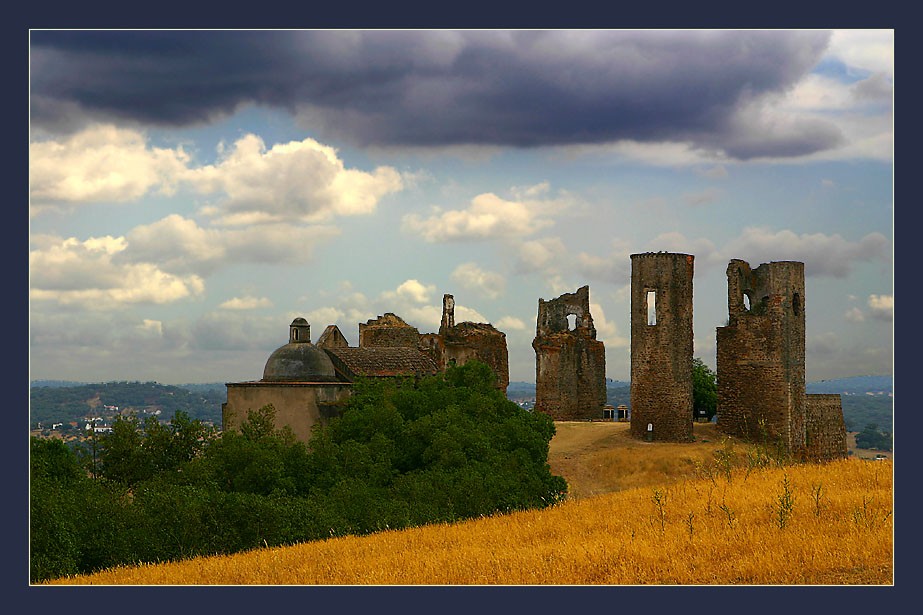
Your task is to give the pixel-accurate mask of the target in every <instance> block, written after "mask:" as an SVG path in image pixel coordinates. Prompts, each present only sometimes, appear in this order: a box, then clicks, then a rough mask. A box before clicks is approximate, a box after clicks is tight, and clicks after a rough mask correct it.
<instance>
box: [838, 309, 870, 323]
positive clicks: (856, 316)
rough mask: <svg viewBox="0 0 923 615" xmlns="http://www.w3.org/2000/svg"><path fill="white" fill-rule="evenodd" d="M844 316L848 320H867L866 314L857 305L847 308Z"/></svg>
mask: <svg viewBox="0 0 923 615" xmlns="http://www.w3.org/2000/svg"><path fill="white" fill-rule="evenodd" d="M843 318H844V319H845V320H846V321H847V322H863V321H864V320H865V314H863V313H862V310H860V309H859V308H857V307H852V308H849V309H848V310H846V313H845V314H843Z"/></svg>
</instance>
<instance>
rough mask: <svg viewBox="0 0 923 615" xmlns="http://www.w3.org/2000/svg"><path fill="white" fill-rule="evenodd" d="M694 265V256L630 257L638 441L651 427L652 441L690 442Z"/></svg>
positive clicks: (634, 425) (634, 424)
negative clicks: (649, 426)
mask: <svg viewBox="0 0 923 615" xmlns="http://www.w3.org/2000/svg"><path fill="white" fill-rule="evenodd" d="M693 261H694V257H693V256H692V255H690V254H674V253H669V252H657V253H654V252H647V253H644V254H632V255H631V428H630V431H631V435H632V436H634V437H636V438H643V437H648V429H647V428H648V425H651V426H652V427H653V429H652V431H651V432H650V437H651V438H652V439H653V440H660V441H668V442H688V441H691V440H692V352H693V334H692V278H693V273H694V271H693V269H694V267H693ZM651 303H653V305H650V304H651ZM649 308H650V309H649ZM649 312H650V313H649ZM649 316H650V319H649Z"/></svg>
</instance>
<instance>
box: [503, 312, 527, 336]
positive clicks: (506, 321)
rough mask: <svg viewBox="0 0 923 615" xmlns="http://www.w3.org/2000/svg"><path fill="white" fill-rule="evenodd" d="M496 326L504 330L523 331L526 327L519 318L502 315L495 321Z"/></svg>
mask: <svg viewBox="0 0 923 615" xmlns="http://www.w3.org/2000/svg"><path fill="white" fill-rule="evenodd" d="M496 326H497V328H498V329H500V330H501V331H504V332H506V331H509V330H512V331H525V329H526V323H524V322H523V321H522V320H521V319H519V318H516V317H515V316H504V317H503V318H501V319H500V320H498V321H497V325H496Z"/></svg>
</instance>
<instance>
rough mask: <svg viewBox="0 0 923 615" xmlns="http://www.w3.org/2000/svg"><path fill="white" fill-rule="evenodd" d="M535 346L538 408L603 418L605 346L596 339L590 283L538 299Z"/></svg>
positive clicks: (567, 416)
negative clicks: (568, 291) (571, 290)
mask: <svg viewBox="0 0 923 615" xmlns="http://www.w3.org/2000/svg"><path fill="white" fill-rule="evenodd" d="M571 317H572V318H571ZM569 318H571V319H570V320H569ZM532 348H533V349H534V350H535V410H536V411H538V412H543V413H545V414H547V415H549V416H550V417H551V418H553V419H555V420H565V421H566V420H575V419H595V418H602V416H603V406H604V405H605V404H606V395H607V391H606V348H605V345H604V344H603V342H602V341H600V340H597V339H596V327H595V326H593V316H592V315H591V314H590V287H589V286H583V287H581V288H579V289H577V292H575V293H565V294H563V295H561V296H560V297H558V298H557V299H550V300H548V301H545V300H544V299H539V300H538V318H537V320H536V325H535V339H534V340H532Z"/></svg>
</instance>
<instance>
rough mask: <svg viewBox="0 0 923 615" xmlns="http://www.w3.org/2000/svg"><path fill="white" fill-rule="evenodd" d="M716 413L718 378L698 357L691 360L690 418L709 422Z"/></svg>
mask: <svg viewBox="0 0 923 615" xmlns="http://www.w3.org/2000/svg"><path fill="white" fill-rule="evenodd" d="M717 411H718V377H717V375H716V374H715V372H713V371H712V370H711V369H709V367H708V366H707V365H705V363H704V362H703V361H702V359H700V358H699V357H695V358H694V359H692V416H693V418H696V419H699V418H704V419H708V420H709V421H710V420H711V419H712V417H714V416H715V413H716V412H717Z"/></svg>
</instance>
